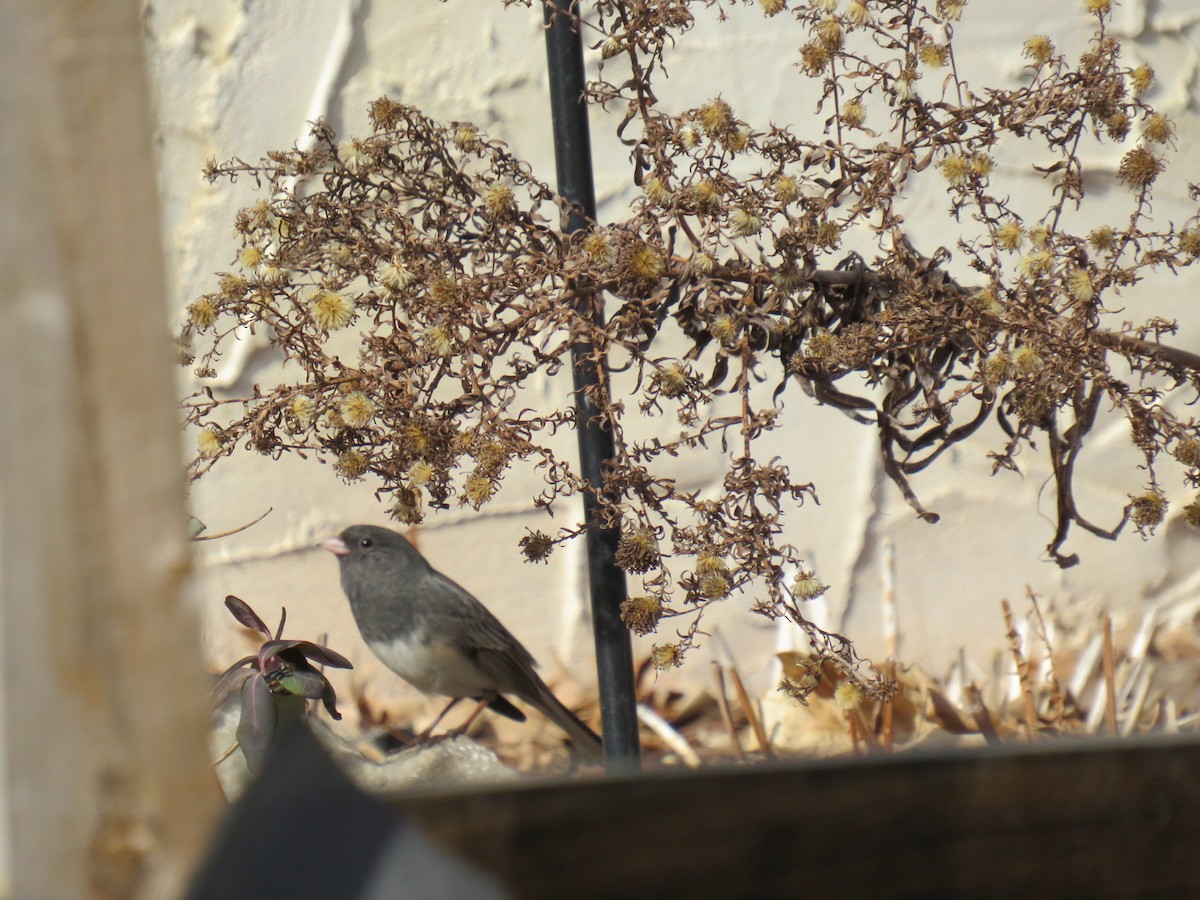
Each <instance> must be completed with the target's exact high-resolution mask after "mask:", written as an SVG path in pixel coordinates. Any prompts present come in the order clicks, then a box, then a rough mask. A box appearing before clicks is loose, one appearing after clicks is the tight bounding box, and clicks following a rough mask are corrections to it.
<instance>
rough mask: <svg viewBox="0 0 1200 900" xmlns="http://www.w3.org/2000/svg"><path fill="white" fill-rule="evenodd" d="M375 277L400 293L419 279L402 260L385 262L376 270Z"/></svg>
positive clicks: (388, 287)
mask: <svg viewBox="0 0 1200 900" xmlns="http://www.w3.org/2000/svg"><path fill="white" fill-rule="evenodd" d="M375 279H376V280H377V281H378V282H379V283H380V284H382V285H383V286H384V287H385V288H387V289H388V290H389V291H392V292H393V293H399V292H400V291H403V290H404V289H405V288H407V287H411V286H412V283H413V282H414V281H416V280H417V276H416V275H415V274H413V273H412V272H411V271H410V270H409V269H408V267H407V266H405V265H404V263H402V262H399V261H397V262H385V263H383V264H382V265H381V266H380V267H379V268H378V269H377V270H376V271H375Z"/></svg>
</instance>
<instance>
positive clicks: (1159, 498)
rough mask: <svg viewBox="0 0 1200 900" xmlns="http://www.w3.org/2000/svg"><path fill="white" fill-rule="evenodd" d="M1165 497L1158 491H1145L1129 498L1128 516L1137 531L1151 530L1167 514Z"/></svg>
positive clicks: (1159, 523) (1160, 522)
mask: <svg viewBox="0 0 1200 900" xmlns="http://www.w3.org/2000/svg"><path fill="white" fill-rule="evenodd" d="M1169 505H1170V504H1168V503H1167V498H1166V497H1165V496H1164V495H1163V494H1161V493H1160V492H1158V491H1147V492H1146V493H1144V494H1141V495H1139V496H1137V497H1131V498H1130V504H1129V517H1130V518H1131V519H1133V524H1134V525H1136V526H1137V528H1138V531H1143V530H1147V531H1153V530H1154V529H1155V528H1156V527H1157V526H1159V525H1161V524H1162V521H1163V519H1164V518H1166V515H1167V507H1168V506H1169Z"/></svg>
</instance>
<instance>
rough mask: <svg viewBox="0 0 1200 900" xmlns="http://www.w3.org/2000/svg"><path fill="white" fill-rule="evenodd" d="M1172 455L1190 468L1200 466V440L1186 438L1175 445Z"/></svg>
mask: <svg viewBox="0 0 1200 900" xmlns="http://www.w3.org/2000/svg"><path fill="white" fill-rule="evenodd" d="M1172 455H1173V456H1174V457H1175V458H1176V459H1177V460H1179V461H1180V462H1181V463H1183V464H1184V465H1185V466H1187V467H1188V468H1189V469H1196V468H1200V440H1196V438H1184V439H1183V440H1182V441H1180V442H1179V443H1178V444H1176V445H1175V451H1174V453H1173V454H1172Z"/></svg>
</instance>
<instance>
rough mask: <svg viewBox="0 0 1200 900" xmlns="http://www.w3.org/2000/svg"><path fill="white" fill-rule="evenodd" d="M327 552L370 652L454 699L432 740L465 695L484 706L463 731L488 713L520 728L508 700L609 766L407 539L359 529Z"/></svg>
mask: <svg viewBox="0 0 1200 900" xmlns="http://www.w3.org/2000/svg"><path fill="white" fill-rule="evenodd" d="M321 546H322V547H324V548H325V549H326V550H328V551H330V552H331V553H333V554H334V555H335V556H337V558H338V563H339V564H340V566H341V572H342V590H343V591H345V592H346V596H347V597H348V598H349V600H350V610H351V611H352V612H353V613H354V621H355V622H356V623H358V630H359V631H360V632H361V633H362V636H363V639H364V640H365V641H366V643H367V646H368V647H370V648H371V651H372V652H373V653H374V654H375V655H376V656H378V657H379V659H380V660H381V661H382V662H383V664H384V665H385V666H387V667H388V668H389V669H391V670H392V671H393V672H395V673H396V674H397V675H399V676H400V677H401V678H403V679H404V680H405V681H407V682H408V683H409V684H411V685H412V686H413V687H415V688H417V689H418V690H420V691H423V692H424V693H427V694H443V695H445V696H447V697H451V698H453V699H452V700H451V702H450V705H449V706H447V707H446V709H444V710H443V711H442V713H441V715H439V716H438V717H437V719H436V720H435V721H434V723H433V725H430V726H429V728H428V729H427V730H426V734H428V733H429V732H430V731H432V730H433V728H434V727H435V726H436V725H437V723H438V722H440V721H441V720H442V716H445V715H446V713H447V712H449V711H450V708H451V707H452V706H454V704H455V703H457V702H458V701H459V700H461V699H463V698H464V697H470V698H471V699H473V700H475V701H477V702H478V705H477V706H476V708H475V710H474V712H473V713H472V714H471V717H470V718H469V719H468V720H467V724H470V722H472V721H474V719H475V717H476V716H477V715H479V713H480V712H481V711H482V710H483V709H484V707H491V708H492V709H493V710H494V711H495V712H498V713H499V714H500V715H502V716H507V717H508V718H510V719H515V720H516V721H518V722H524V721H525V714H524V713H522V712H521V711H520V710H519V709H517V708H516V707H515V706H513V705H512V703H510V702H509V701H508V700H506V699H504V697H503V696H501V695H502V694H512V695H513V696H515V697H517V698H519V699H521V700H523V701H524V702H525V703H528V704H529V705H530V706H532V707H533V708H534V709H537V710H539V711H540V712H541V713H542V714H543V715H545V716H546V717H547V718H548V719H550V721H552V722H554V724H556V725H557V726H558V727H559V728H561V729H562V730H563V731H565V732H566V733H567V734H568V735H570V737H571V739H572V740H573V741H574V742H575V743H576V744H577V745H578V746H579V748H580V749H581V750H584V751H585V752H587V753H588V754H589V755H591V756H592V757H594V758H595V759H597V760H603V758H604V752H603V747H602V745H601V742H600V738H599V737H597V736H596V733H595V732H593V731H592V730H591V729H590V728H588V727H587V726H586V725H584V724H583V722H581V721H580V720H579V718H578V717H577V716H576V715H575V714H574V713H573V712H571V711H570V710H569V709H567V708H566V707H565V706H563V705H562V703H560V702H559V700H558V698H557V697H555V696H554V694H552V693H551V692H550V688H548V687H547V686H546V683H545V682H544V681H542V679H541V677H540V676H539V675H538V674H537V672H535V671H534V667H535V666H536V665H537V663H535V662H534V661H533V657H532V656H530V655H529V651H528V650H526V649H525V648H524V647H523V646H522V645H521V642H520V641H518V640H517V639H516V638H515V637H513V636H512V634H511V633H510V632H509V630H508V629H507V628H505V627H504V626H503V625H501V624H500V620H499V619H497V618H496V617H495V616H494V615H492V614H491V613H490V612H489V611H488V609H487V607H485V606H484V605H483V604H482V603H480V602H479V601H478V600H476V599H475V598H474V597H473V596H471V594H469V593H468V592H467V591H466V590H464V589H463V588H461V587H459V586H458V585H457V584H455V583H454V582H453V581H451V580H450V579H449V578H447V577H446V576H445V575H443V574H442V573H441V572H438V571H437V570H436V569H434V568H433V566H431V565H429V563H428V562H426V560H425V557H423V556H422V555H421V554H420V552H419V551H418V550H417V548H416V547H414V546H413V545H412V544H411V543H409V542H408V540H407V539H406V538H405V537H404V536H403V535H401V534H398V533H397V532H395V531H390V530H389V529H387V528H379V527H377V526H375V525H354V526H352V527H350V528H347V529H346V530H345V531H343V532H342V533H341V534H340V535H338V536H337V537H332V538H326V539H325V540H324V541H322V542H321ZM463 727H464V728H465V727H466V726H465V725H464V726H463Z"/></svg>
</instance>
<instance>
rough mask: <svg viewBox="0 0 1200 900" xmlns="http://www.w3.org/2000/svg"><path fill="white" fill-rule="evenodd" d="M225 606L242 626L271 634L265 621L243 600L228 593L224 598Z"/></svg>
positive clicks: (268, 635)
mask: <svg viewBox="0 0 1200 900" xmlns="http://www.w3.org/2000/svg"><path fill="white" fill-rule="evenodd" d="M225 607H226V608H227V609H228V610H229V611H230V612H231V613H233V617H234V618H235V619H237V620H238V622H240V623H241V624H242V627H243V628H249V629H250V630H251V631H257V632H259V633H260V634H265V635H266V636H267V637H270V636H271V629H270V628H268V627H267V623H266V622H264V621H263V620H262V619H260V618H259V617H258V613H256V612H255V611H254V610H252V609H251V608H250V604H249V603H247V602H246V601H245V600H242V599H240V598H238V597H235V596H233V594H230V595H229V596H228V597H226V598H225Z"/></svg>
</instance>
